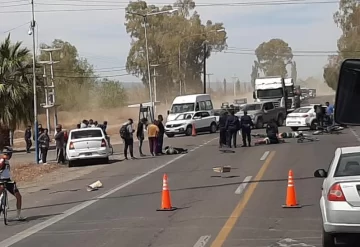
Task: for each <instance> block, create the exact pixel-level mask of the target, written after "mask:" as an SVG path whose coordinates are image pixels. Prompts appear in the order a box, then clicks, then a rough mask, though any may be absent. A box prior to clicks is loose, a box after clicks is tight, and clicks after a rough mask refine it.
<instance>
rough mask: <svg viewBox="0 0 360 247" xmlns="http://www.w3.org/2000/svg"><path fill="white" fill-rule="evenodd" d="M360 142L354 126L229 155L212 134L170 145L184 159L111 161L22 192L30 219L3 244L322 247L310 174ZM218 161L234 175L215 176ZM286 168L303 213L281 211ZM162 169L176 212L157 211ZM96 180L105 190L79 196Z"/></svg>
mask: <svg viewBox="0 0 360 247" xmlns="http://www.w3.org/2000/svg"><path fill="white" fill-rule="evenodd" d="M281 131H289V130H288V129H287V128H285V127H283V128H281ZM258 132H261V131H258ZM359 136H360V129H356V128H353V129H346V130H345V131H344V132H343V134H340V135H336V136H335V135H322V136H319V139H320V140H319V141H318V142H314V143H302V144H298V143H296V140H295V139H288V141H287V143H284V144H278V145H266V146H258V147H251V148H237V149H235V153H222V152H220V151H219V149H218V139H217V135H215V134H211V135H210V134H207V135H198V136H197V137H179V138H173V139H167V141H168V142H171V143H172V145H174V146H176V147H183V148H188V149H189V153H188V154H184V155H174V156H162V157H155V158H146V159H141V160H140V159H139V160H135V161H123V162H114V163H112V164H109V165H107V166H104V167H102V168H100V169H98V170H97V171H95V172H93V173H91V174H89V175H86V176H84V177H81V178H79V179H76V180H73V181H69V182H66V183H64V184H61V185H57V186H55V187H49V188H48V189H46V190H42V191H39V192H35V193H33V194H29V195H27V196H25V197H24V201H25V202H24V205H25V210H24V214H26V216H28V221H27V222H24V223H20V222H10V225H9V226H8V227H5V226H4V227H2V228H1V231H0V247H5V246H14V247H28V246H38V247H48V246H52V247H64V246H79V247H80V246H86V247H100V246H107V247H122V246H124V247H129V246H134V247H135V246H136V247H149V246H156V247H193V246H194V247H200V246H201V247H204V246H206V247H220V246H224V247H235V246H236V247H277V246H278V247H280V246H282V247H295V246H304V247H306V246H307V247H314V246H321V218H320V210H319V206H318V203H319V198H320V187H321V180H319V179H315V178H313V172H314V171H315V170H316V169H318V168H325V169H326V168H327V167H328V165H329V163H330V161H331V159H332V155H333V152H334V150H335V149H336V148H337V147H339V146H353V145H359V141H360V138H359ZM239 141H240V140H239ZM223 165H231V166H232V171H231V172H230V173H226V174H222V176H221V174H219V173H214V172H213V169H212V168H213V167H216V166H223ZM289 169H292V170H293V172H294V177H295V185H296V191H297V198H298V200H299V203H300V204H301V205H302V206H303V207H302V208H300V209H284V208H282V207H281V206H282V204H284V203H285V195H286V187H287V175H288V171H289ZM164 173H167V175H168V177H169V187H170V191H171V198H172V204H173V206H175V207H177V208H178V209H177V210H175V211H172V212H158V211H156V209H158V208H159V206H160V201H161V188H162V176H163V174H164ZM98 179H99V180H101V182H102V183H103V185H104V188H102V189H100V190H99V191H94V192H86V189H85V187H86V185H88V184H90V183H91V182H94V181H96V180H98ZM243 181H247V182H243ZM13 215H14V212H11V214H10V216H13ZM0 227H1V226H0ZM296 244H297V245H296Z"/></svg>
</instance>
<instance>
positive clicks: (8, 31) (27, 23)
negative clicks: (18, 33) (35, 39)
mask: <svg viewBox="0 0 360 247" xmlns="http://www.w3.org/2000/svg"><path fill="white" fill-rule="evenodd" d="M29 24H30V22H29V21H28V22H26V23H24V24H21V25H19V26H16V27H13V28H11V29H9V30H7V31H4V32H2V33H3V34H4V33H10V32H11V31H13V30H15V29H18V28H20V27H23V26H25V25H29Z"/></svg>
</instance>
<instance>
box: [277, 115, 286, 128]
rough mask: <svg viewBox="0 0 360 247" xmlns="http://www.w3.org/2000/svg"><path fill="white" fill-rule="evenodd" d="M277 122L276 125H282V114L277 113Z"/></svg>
mask: <svg viewBox="0 0 360 247" xmlns="http://www.w3.org/2000/svg"><path fill="white" fill-rule="evenodd" d="M277 124H278V126H283V124H284V117H283V116H282V115H279V117H278V120H277Z"/></svg>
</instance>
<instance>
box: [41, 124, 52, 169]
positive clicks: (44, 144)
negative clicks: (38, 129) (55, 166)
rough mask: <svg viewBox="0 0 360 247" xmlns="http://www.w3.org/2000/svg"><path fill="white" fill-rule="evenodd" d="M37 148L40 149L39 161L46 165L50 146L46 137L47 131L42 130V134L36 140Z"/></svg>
mask: <svg viewBox="0 0 360 247" xmlns="http://www.w3.org/2000/svg"><path fill="white" fill-rule="evenodd" d="M38 141H39V146H40V149H41V160H42V162H43V163H44V164H46V158H47V153H48V150H49V146H50V137H49V135H48V129H46V128H45V129H44V132H43V133H42V134H41V135H40V136H39V138H38Z"/></svg>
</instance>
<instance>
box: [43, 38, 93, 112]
mask: <svg viewBox="0 0 360 247" xmlns="http://www.w3.org/2000/svg"><path fill="white" fill-rule="evenodd" d="M50 47H58V48H61V50H59V51H54V52H53V60H54V61H59V63H57V64H55V65H54V76H55V80H54V84H55V88H56V97H55V98H56V103H57V104H60V109H61V110H80V109H87V108H88V107H89V106H91V104H92V103H96V102H94V101H93V100H92V98H91V97H90V96H91V93H92V90H94V88H95V84H96V77H95V75H94V72H93V68H92V66H91V65H90V64H89V63H88V62H87V60H86V59H83V58H80V57H79V54H78V51H77V49H76V47H75V46H74V45H72V44H70V43H69V42H66V41H63V40H60V39H55V40H54V41H53V42H52V44H51V45H46V44H42V45H41V48H50ZM39 60H40V61H49V53H47V52H42V53H41V54H40V56H39ZM39 73H40V74H42V72H39ZM47 75H50V66H47ZM42 101H45V99H44V100H42Z"/></svg>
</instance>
